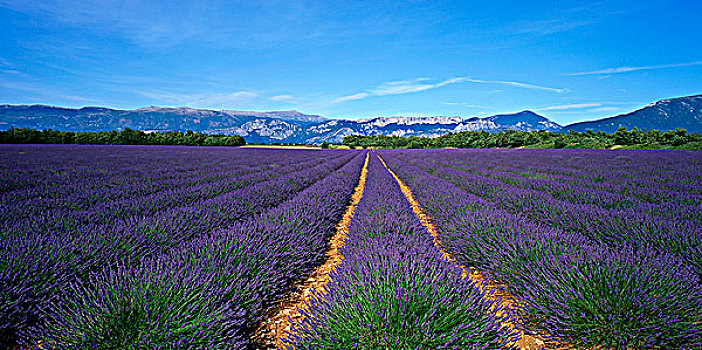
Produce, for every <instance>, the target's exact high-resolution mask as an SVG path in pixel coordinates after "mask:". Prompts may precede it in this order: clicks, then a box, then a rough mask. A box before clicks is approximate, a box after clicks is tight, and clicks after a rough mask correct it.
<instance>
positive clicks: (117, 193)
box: [0, 148, 326, 225]
mask: <svg viewBox="0 0 702 350" xmlns="http://www.w3.org/2000/svg"><path fill="white" fill-rule="evenodd" d="M49 151H50V150H47V152H46V153H42V154H40V155H38V156H36V157H35V158H32V159H31V160H32V163H33V164H31V165H28V166H27V167H29V168H35V169H41V168H42V167H43V166H44V165H43V162H44V161H45V158H47V157H52V154H51V153H50V152H49ZM96 151H97V152H96ZM99 151H101V150H100V149H98V150H93V149H91V148H89V149H87V150H85V152H83V154H84V155H85V156H86V158H88V159H87V160H84V161H87V162H89V161H90V159H91V158H93V157H99V156H102V154H101V153H99ZM134 152H135V153H136V154H135V156H134V157H132V158H141V159H140V162H142V163H145V164H147V166H148V167H150V169H149V172H148V173H147V174H145V176H139V174H141V172H140V171H138V169H136V170H135V169H132V170H130V173H129V174H124V173H121V174H114V176H113V177H107V178H100V177H86V176H84V175H85V174H89V173H94V172H95V171H98V172H100V171H101V170H103V169H105V168H107V167H108V166H109V167H110V168H117V169H125V168H126V169H131V168H132V167H133V164H131V163H129V162H128V163H119V161H120V159H119V158H117V159H113V160H114V161H115V162H113V163H109V164H101V163H99V162H98V161H95V163H96V164H95V165H93V166H92V167H91V168H90V169H74V170H73V171H72V172H71V175H70V176H66V177H65V178H64V179H63V181H62V182H58V181H57V180H56V179H51V178H49V179H44V182H46V183H50V184H52V186H56V185H57V183H58V184H60V185H61V186H60V187H58V189H57V190H55V191H36V189H32V190H26V191H21V192H23V194H24V195H27V194H28V195H29V196H30V197H29V198H28V199H27V198H23V197H24V196H22V195H18V194H17V193H16V192H17V191H15V192H11V193H10V194H8V196H5V197H3V198H2V200H0V203H2V207H3V208H4V210H3V211H2V213H0V218H13V219H15V220H18V219H23V218H26V220H30V221H31V219H32V216H34V215H36V214H41V216H42V219H40V221H48V220H49V219H44V217H48V216H51V215H54V216H55V217H59V218H60V217H65V216H67V214H69V212H70V214H72V215H76V214H81V212H82V214H84V215H83V216H84V217H86V218H87V219H93V220H101V219H102V218H98V217H94V216H91V215H90V212H91V211H92V212H93V213H94V212H96V211H97V212H100V213H103V216H104V215H105V214H108V213H109V214H110V215H112V216H113V217H111V218H105V219H106V220H114V219H115V218H120V216H122V217H123V216H125V215H129V214H143V215H150V214H151V213H153V212H155V211H159V210H161V209H162V207H165V206H173V205H177V204H179V203H182V204H185V203H184V202H187V201H188V200H189V201H195V200H197V199H202V198H208V197H214V196H216V195H218V194H221V193H225V192H228V191H231V190H233V189H236V188H240V187H242V186H246V185H249V184H252V183H255V182H260V181H264V180H267V179H271V178H273V177H275V176H279V175H281V174H286V173H289V172H291V171H297V170H301V169H304V168H306V167H309V166H312V165H314V164H319V163H322V162H324V161H325V160H326V159H323V158H322V157H316V158H312V159H311V160H307V161H304V162H301V163H300V159H298V158H297V157H291V159H292V160H293V162H292V163H290V164H288V165H282V166H281V165H280V164H279V165H278V166H277V167H275V168H273V169H269V170H267V171H263V172H258V171H257V172H248V173H247V172H244V173H242V171H241V169H242V168H245V167H242V166H238V167H237V166H229V167H228V168H226V169H225V170H223V171H217V172H216V175H215V177H213V176H212V174H207V173H205V174H200V173H197V174H196V173H193V172H189V173H188V172H186V173H185V176H184V177H181V176H178V177H175V178H174V177H171V176H169V174H168V173H169V172H171V171H172V170H170V169H169V167H170V166H175V165H176V164H175V159H173V160H171V161H164V160H162V159H160V158H156V157H155V156H156V155H159V153H156V152H155V154H153V155H152V154H150V153H148V151H139V150H134ZM220 152H221V151H220ZM175 153H176V154H177V153H178V152H175ZM272 153H273V155H274V156H276V154H275V153H274V152H272ZM181 155H182V154H181ZM210 156H212V155H210ZM220 156H222V157H223V158H224V157H225V156H226V158H224V159H228V158H229V157H232V158H234V159H238V158H242V157H246V158H245V159H248V158H252V157H251V154H250V153H249V154H247V153H244V156H242V155H239V154H238V153H233V154H232V153H231V151H230V152H229V153H221V154H220ZM54 157H56V156H55V155H54ZM277 157H278V158H279V157H280V155H279V154H278V155H277ZM203 158H204V159H206V157H203ZM258 158H261V157H258ZM269 158H271V157H269ZM186 159H187V158H186ZM263 160H266V159H263ZM268 160H269V161H270V159H268ZM63 161H64V162H65V163H67V164H71V158H69V157H64V159H63ZM182 161H183V160H182V159H181V160H180V161H179V162H182ZM159 163H162V164H161V165H158V164H159ZM206 163H209V162H206ZM115 164H117V166H114V165H115ZM204 165H205V164H203V166H204ZM269 166H270V165H269ZM141 167H145V166H144V165H141ZM11 169H13V168H10V170H11ZM14 169H16V170H17V171H16V172H19V170H23V169H25V167H20V168H18V167H17V166H15V167H14ZM131 171H134V173H131ZM159 171H161V172H163V173H166V178H165V180H164V179H163V176H160V175H159ZM233 175H237V176H236V177H235V178H233ZM139 179H140V180H139ZM121 180H122V181H121ZM135 181H139V182H137V183H134V182H135ZM184 194H186V195H188V196H189V197H192V198H190V199H188V198H183V196H184ZM182 204H181V205H182ZM96 206H99V207H100V209H99V210H95V209H96V208H95V207H96ZM149 210H150V211H151V212H149ZM76 212H78V213H76ZM3 221H5V220H3ZM83 223H86V224H87V223H90V222H83ZM22 224H23V225H28V224H31V222H30V223H26V222H25V223H22Z"/></svg>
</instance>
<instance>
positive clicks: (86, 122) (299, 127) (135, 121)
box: [0, 95, 702, 144]
mask: <svg viewBox="0 0 702 350" xmlns="http://www.w3.org/2000/svg"><path fill="white" fill-rule="evenodd" d="M620 126H625V127H626V128H627V129H631V128H633V127H637V128H639V129H646V130H647V129H659V130H667V129H675V128H684V129H687V130H688V131H689V132H702V95H698V96H689V97H680V98H674V99H668V100H662V101H658V102H655V103H652V104H650V105H648V106H646V107H644V108H642V109H639V110H637V111H634V112H632V113H629V114H624V115H620V116H616V117H612V118H605V119H601V120H597V121H589V122H581V123H575V124H571V125H568V126H565V127H563V126H561V125H558V124H557V123H554V122H552V121H551V120H549V119H548V118H546V117H544V116H541V115H538V114H536V113H534V112H532V111H522V112H518V113H513V114H500V115H494V116H490V117H484V118H478V117H472V118H462V117H402V116H396V117H379V118H372V119H364V120H346V119H328V118H325V117H322V116H319V115H310V114H303V113H300V112H298V111H273V112H255V111H231V110H220V111H215V110H208V109H194V108H185V107H181V108H164V107H146V108H140V109H134V110H119V109H110V108H102V107H83V108H78V109H75V108H61V107H52V106H44V105H0V129H9V128H10V127H16V128H33V129H54V130H63V131H103V130H123V129H125V128H130V129H138V130H144V131H186V130H193V131H200V132H204V133H209V134H215V133H216V134H225V135H240V136H243V137H244V138H245V139H246V141H247V142H249V143H255V142H263V143H270V142H291V143H314V144H320V143H322V142H324V141H327V142H341V141H342V140H343V138H344V137H345V136H349V135H365V136H374V135H388V136H418V137H436V136H440V135H444V134H447V133H450V132H461V131H481V130H482V131H488V132H498V131H503V130H520V131H533V130H546V131H558V132H560V131H569V130H576V131H586V130H587V129H593V130H596V131H598V130H602V131H606V132H614V131H616V130H617V129H618V128H619V127H620Z"/></svg>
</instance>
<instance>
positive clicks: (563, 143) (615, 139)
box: [343, 127, 702, 150]
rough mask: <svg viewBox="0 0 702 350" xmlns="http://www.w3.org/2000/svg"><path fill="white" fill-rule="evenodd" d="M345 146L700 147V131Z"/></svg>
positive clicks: (378, 139)
mask: <svg viewBox="0 0 702 350" xmlns="http://www.w3.org/2000/svg"><path fill="white" fill-rule="evenodd" d="M343 144H344V145H347V146H349V147H353V148H356V147H362V148H367V147H375V148H587V149H606V148H611V147H613V146H624V148H635V149H693V150H699V149H702V135H700V134H698V133H688V132H687V131H686V130H684V129H675V130H668V131H665V132H662V131H659V130H649V131H642V130H639V129H637V128H633V129H632V130H627V129H626V128H624V127H621V128H619V129H618V130H617V131H616V132H614V133H611V134H608V133H605V132H603V131H597V132H595V131H592V130H588V131H586V132H577V131H570V132H569V133H567V134H565V133H559V132H551V131H543V130H539V131H516V130H506V131H500V132H497V133H489V132H486V131H464V132H459V133H449V134H446V135H442V136H439V137H435V138H429V137H414V136H412V137H399V136H384V135H376V136H361V135H351V136H346V137H344V141H343Z"/></svg>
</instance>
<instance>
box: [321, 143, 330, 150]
mask: <svg viewBox="0 0 702 350" xmlns="http://www.w3.org/2000/svg"><path fill="white" fill-rule="evenodd" d="M321 147H322V149H329V143H327V141H324V142H322V146H321Z"/></svg>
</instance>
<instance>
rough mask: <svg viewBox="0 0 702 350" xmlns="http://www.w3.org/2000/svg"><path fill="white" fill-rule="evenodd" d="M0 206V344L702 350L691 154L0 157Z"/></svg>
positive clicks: (701, 212) (95, 149)
mask: <svg viewBox="0 0 702 350" xmlns="http://www.w3.org/2000/svg"><path fill="white" fill-rule="evenodd" d="M0 191H1V194H0V203H1V204H0V344H2V345H3V346H4V347H7V348H14V349H38V348H42V349H48V348H55V349H260V348H273V347H277V348H284V349H355V348H357V349H503V348H522V349H537V348H546V349H567V348H573V349H584V348H588V349H589V348H593V349H594V348H598V349H694V348H699V347H702V153H700V152H686V151H594V150H371V151H366V150H291V149H239V148H229V147H219V148H217V147H185V146H75V145H65V146H62V145H55V146H40V145H16V146H15V145H12V146H10V145H5V146H0ZM352 195H353V196H352ZM354 196H357V197H356V200H355V201H354V200H353V199H352V197H354ZM344 218H350V219H348V220H346V219H344ZM330 261H335V263H333V264H331V265H329V262H330ZM323 266H326V268H321V267H323ZM291 300H292V301H294V302H293V303H291V302H290V301H291ZM295 303H297V304H295ZM286 305H304V306H303V307H301V308H300V310H298V311H299V312H290V311H295V310H291V308H294V307H290V306H286ZM275 314H280V315H282V316H281V317H282V318H275V317H273V316H272V315H275ZM280 319H285V321H284V322H283V323H282V324H284V325H287V326H285V327H276V326H275V324H274V325H267V323H275V322H280V321H275V320H280ZM276 324H277V323H276Z"/></svg>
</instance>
